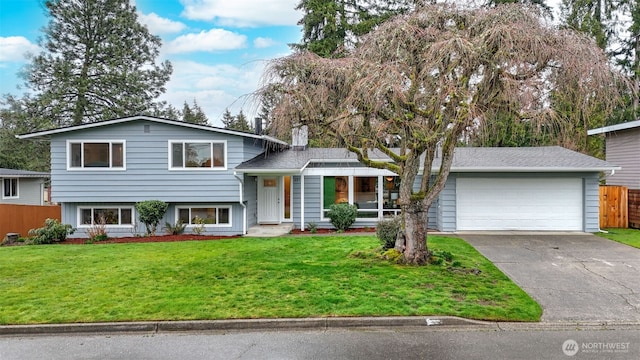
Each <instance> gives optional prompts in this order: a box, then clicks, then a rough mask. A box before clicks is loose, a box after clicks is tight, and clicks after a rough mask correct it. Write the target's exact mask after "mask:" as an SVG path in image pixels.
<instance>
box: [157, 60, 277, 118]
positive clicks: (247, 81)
mask: <svg viewBox="0 0 640 360" xmlns="http://www.w3.org/2000/svg"><path fill="white" fill-rule="evenodd" d="M173 65H174V72H173V74H172V76H171V80H170V81H169V82H168V83H167V92H166V93H165V94H164V95H162V96H161V100H166V101H167V102H168V103H170V104H172V105H173V106H175V107H177V108H178V109H181V108H182V105H183V103H184V102H185V101H186V102H187V103H189V104H191V102H192V101H193V99H196V101H197V102H198V105H199V106H200V107H202V109H203V111H204V112H205V114H206V115H207V117H208V118H209V122H210V123H211V124H212V125H215V126H222V123H221V121H220V119H221V118H222V113H223V112H224V110H225V109H227V108H228V109H229V111H231V113H232V114H237V113H238V112H239V111H240V109H242V110H243V111H244V113H245V114H246V115H247V117H248V118H249V119H253V117H254V112H255V110H256V108H257V107H256V106H255V104H252V103H251V98H250V96H248V95H249V94H251V93H252V92H254V91H255V90H257V88H258V86H259V82H260V79H261V76H262V71H263V69H264V65H265V63H264V62H251V63H248V64H246V65H240V66H235V65H230V64H219V65H205V64H201V63H197V62H194V61H174V62H173Z"/></svg>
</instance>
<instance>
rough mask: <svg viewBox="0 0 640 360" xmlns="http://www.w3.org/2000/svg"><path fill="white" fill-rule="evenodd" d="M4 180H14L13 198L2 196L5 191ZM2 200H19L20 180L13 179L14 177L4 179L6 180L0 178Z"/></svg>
mask: <svg viewBox="0 0 640 360" xmlns="http://www.w3.org/2000/svg"><path fill="white" fill-rule="evenodd" d="M5 180H15V181H16V189H15V190H16V195H15V196H11V195H10V196H5V195H4V190H5V186H4V184H5ZM2 198H3V199H19V198H20V179H19V178H14V177H6V178H2Z"/></svg>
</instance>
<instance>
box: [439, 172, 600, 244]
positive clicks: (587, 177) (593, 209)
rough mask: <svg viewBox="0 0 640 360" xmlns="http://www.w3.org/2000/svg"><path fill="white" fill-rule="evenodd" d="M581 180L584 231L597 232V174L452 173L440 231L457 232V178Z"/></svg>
mask: <svg viewBox="0 0 640 360" xmlns="http://www.w3.org/2000/svg"><path fill="white" fill-rule="evenodd" d="M461 177H465V178H492V177H498V178H541V179H542V178H554V177H555V178H558V177H565V178H567V177H569V178H581V179H583V182H582V183H583V191H584V198H583V204H584V220H583V224H584V231H585V232H596V231H598V228H599V208H600V205H599V204H600V203H599V201H600V198H599V189H598V174H597V173H545V174H541V173H451V174H450V175H449V178H448V179H447V184H446V186H445V189H444V190H443V191H442V193H441V194H440V207H439V209H438V214H437V217H438V229H439V230H441V231H446V232H453V231H456V230H457V227H456V189H455V184H456V179H457V178H461Z"/></svg>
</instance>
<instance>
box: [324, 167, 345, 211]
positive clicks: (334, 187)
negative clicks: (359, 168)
mask: <svg viewBox="0 0 640 360" xmlns="http://www.w3.org/2000/svg"><path fill="white" fill-rule="evenodd" d="M345 202H346V203H348V202H349V177H348V176H325V177H324V178H323V199H322V209H323V210H324V211H323V213H324V216H325V217H326V216H327V211H329V207H330V206H331V205H333V204H340V203H345Z"/></svg>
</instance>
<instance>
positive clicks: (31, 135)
mask: <svg viewBox="0 0 640 360" xmlns="http://www.w3.org/2000/svg"><path fill="white" fill-rule="evenodd" d="M134 120H146V121H153V122H158V123H163V124H169V125H178V126H184V127H188V128H193V129H200V130H205V131H213V132H219V133H222V134H231V135H237V136H244V137H249V138H254V139H260V140H265V141H269V142H272V143H276V144H280V145H287V146H288V145H289V143H287V142H286V141H282V140H279V139H276V138H273V137H271V136H267V135H258V134H251V133H245V132H242V131H235V130H228V129H222V128H214V127H211V126H208V125H200V124H193V123H188V122H182V121H178V120H170V119H163V118H156V117H152V116H145V115H137V116H130V117H126V118H120V119H113V120H106V121H100V122H96V123H89V124H82V125H76V126H68V127H63V128H58V129H50V130H43V131H38V132H34V133H28V134H18V135H16V138H18V139H21V140H22V139H30V138H44V137H47V136H50V135H55V134H61V133H65V132H70V131H77V130H84V129H92V128H96V127H101V126H107V125H113V124H120V123H125V122H129V121H134Z"/></svg>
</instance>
